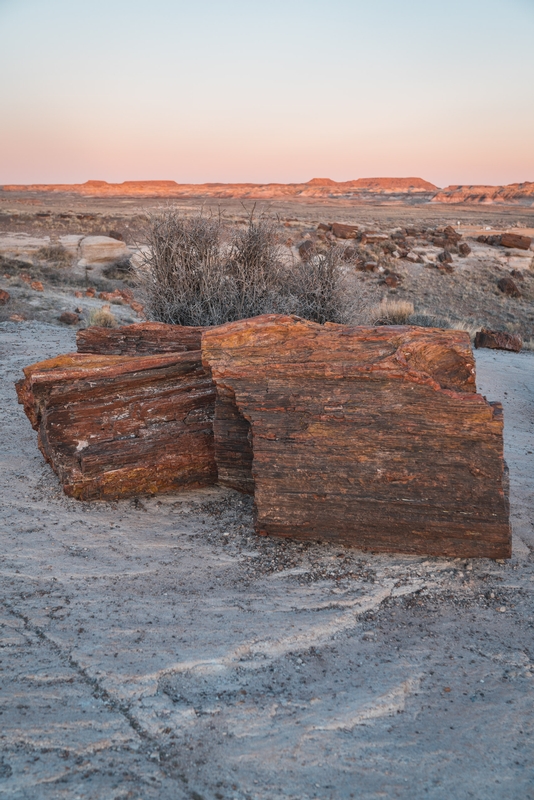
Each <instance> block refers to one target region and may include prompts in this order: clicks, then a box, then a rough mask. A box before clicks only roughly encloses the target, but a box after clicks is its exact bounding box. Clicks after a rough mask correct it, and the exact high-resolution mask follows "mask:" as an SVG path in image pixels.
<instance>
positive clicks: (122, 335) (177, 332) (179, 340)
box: [76, 322, 254, 494]
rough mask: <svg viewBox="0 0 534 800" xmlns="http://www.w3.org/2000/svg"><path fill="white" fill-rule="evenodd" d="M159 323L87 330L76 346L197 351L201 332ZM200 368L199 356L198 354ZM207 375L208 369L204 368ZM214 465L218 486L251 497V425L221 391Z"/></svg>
mask: <svg viewBox="0 0 534 800" xmlns="http://www.w3.org/2000/svg"><path fill="white" fill-rule="evenodd" d="M206 330H209V328H194V327H187V326H182V325H167V324H165V323H162V322H142V323H139V324H136V325H127V326H125V327H121V328H96V327H92V328H87V329H85V330H81V331H79V332H78V334H77V336H76V343H77V347H78V351H79V352H81V353H94V354H102V355H111V354H113V355H121V356H125V355H130V356H133V355H136V354H145V355H146V354H156V353H165V352H182V351H184V350H197V351H200V340H201V334H202V332H203V331H206ZM197 355H198V361H199V366H200V352H198V353H197ZM205 369H206V371H207V372H209V366H208V365H206V367H205ZM214 428H215V430H216V431H217V436H216V438H215V461H216V463H217V468H218V474H219V479H218V482H219V483H220V484H221V486H228V487H230V488H232V489H237V490H238V491H240V492H246V493H247V494H253V493H254V480H253V478H252V469H251V467H252V445H251V442H250V424H249V423H248V421H247V420H246V419H245V418H244V417H243V415H242V414H241V413H240V412H239V410H238V408H237V406H236V404H235V399H234V395H233V392H231V391H229V390H227V389H224V388H221V389H218V390H217V393H216V399H215V418H214Z"/></svg>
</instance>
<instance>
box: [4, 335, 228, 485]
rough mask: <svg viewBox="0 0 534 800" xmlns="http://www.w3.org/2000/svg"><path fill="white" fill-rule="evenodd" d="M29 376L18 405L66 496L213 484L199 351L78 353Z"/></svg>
mask: <svg viewBox="0 0 534 800" xmlns="http://www.w3.org/2000/svg"><path fill="white" fill-rule="evenodd" d="M24 374H25V379H24V380H22V381H20V382H19V383H18V384H17V394H18V397H19V402H21V403H23V405H24V410H25V411H26V414H27V416H28V417H29V419H30V421H31V423H32V425H33V427H34V429H35V430H36V431H37V432H38V444H39V449H40V450H41V452H42V453H43V455H44V457H45V458H46V460H47V461H48V462H49V463H50V464H51V466H52V468H53V469H54V471H55V472H56V473H57V474H58V476H59V479H60V481H61V484H62V486H63V489H64V491H65V492H66V494H68V495H71V496H73V497H77V498H79V499H83V500H87V499H94V498H116V497H128V496H132V495H136V494H140V493H154V492H165V491H171V490H173V489H180V488H183V487H195V486H206V485H209V484H212V483H214V482H215V481H216V479H217V468H216V465H215V455H214V447H213V416H214V404H215V389H214V386H213V383H212V380H211V376H210V375H209V373H208V372H207V371H206V370H205V369H203V368H202V365H201V362H200V353H199V352H198V351H197V352H184V353H167V354H161V355H152V356H135V357H124V356H94V355H84V354H77V353H74V354H70V355H65V356H59V357H58V358H54V359H51V360H49V361H43V362H41V363H39V364H34V365H32V366H30V367H27V368H26V369H25V370H24Z"/></svg>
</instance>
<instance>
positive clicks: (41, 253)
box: [37, 244, 73, 267]
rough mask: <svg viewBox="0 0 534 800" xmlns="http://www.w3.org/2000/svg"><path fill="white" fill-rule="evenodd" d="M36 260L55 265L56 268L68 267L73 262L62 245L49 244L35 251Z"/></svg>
mask: <svg viewBox="0 0 534 800" xmlns="http://www.w3.org/2000/svg"><path fill="white" fill-rule="evenodd" d="M37 258H38V259H39V260H40V261H46V262H48V263H49V264H55V266H57V267H70V265H71V264H72V261H73V258H72V256H71V254H70V253H69V252H68V251H67V250H65V248H64V247H63V245H62V244H51V245H46V246H45V247H40V248H39V250H38V251H37Z"/></svg>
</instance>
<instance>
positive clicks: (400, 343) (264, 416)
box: [202, 316, 510, 558]
mask: <svg viewBox="0 0 534 800" xmlns="http://www.w3.org/2000/svg"><path fill="white" fill-rule="evenodd" d="M202 357H203V361H204V364H205V365H206V366H209V367H211V370H212V374H213V377H214V380H215V382H216V384H217V386H218V387H219V390H221V391H222V390H223V389H224V391H226V392H228V394H229V396H230V395H231V394H233V395H234V396H235V403H236V406H237V411H238V412H239V413H240V414H241V415H242V416H243V417H244V418H245V420H246V421H247V422H248V423H249V424H250V433H251V437H252V443H253V451H254V457H253V462H252V472H253V478H254V482H255V501H256V509H257V530H258V532H260V533H262V534H273V535H278V536H291V537H296V538H300V539H329V540H332V541H336V542H343V543H345V544H351V545H356V546H358V547H364V548H368V549H371V550H376V551H388V552H391V551H398V552H408V553H422V554H427V555H436V556H438V555H439V556H462V557H474V556H484V557H490V558H503V557H508V556H510V526H509V521H508V500H507V493H506V481H505V465H504V460H503V439H502V433H503V416H502V407H501V406H500V404H498V403H488V402H487V401H486V400H485V399H484V398H483V397H481V396H480V395H478V394H476V392H475V370H474V359H473V356H472V352H471V349H470V345H469V338H468V336H467V334H465V333H463V332H459V331H442V330H429V329H422V328H408V327H382V328H351V327H347V326H338V325H324V326H321V325H316V324H314V323H310V322H305V321H303V320H299V319H298V318H295V317H279V316H265V317H260V318H257V319H255V320H245V321H242V322H235V323H231V324H228V325H225V326H221V327H219V328H214V329H210V330H207V331H205V332H204V334H203V337H202ZM219 435H220V430H219V431H218V430H217V427H216V428H215V438H216V442H217V439H218V437H219Z"/></svg>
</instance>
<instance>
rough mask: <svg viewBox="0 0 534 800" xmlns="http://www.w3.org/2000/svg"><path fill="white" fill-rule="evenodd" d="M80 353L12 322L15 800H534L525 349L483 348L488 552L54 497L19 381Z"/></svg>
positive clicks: (8, 375)
mask: <svg viewBox="0 0 534 800" xmlns="http://www.w3.org/2000/svg"><path fill="white" fill-rule="evenodd" d="M74 348H75V345H74V334H73V333H72V332H71V331H69V330H65V329H60V328H57V327H54V326H51V325H45V324H42V323H35V322H32V323H25V324H22V325H15V324H12V323H4V324H2V325H0V353H1V363H2V369H3V380H2V384H1V415H2V449H1V452H0V462H1V476H0V481H1V495H0V496H1V506H2V511H1V519H2V543H3V546H2V550H1V563H0V584H1V587H0V588H1V594H0V597H1V601H2V605H1V606H0V637H1V639H0V670H1V671H0V687H1V689H0V797H6V798H13V799H14V800H49V799H50V800H51V799H52V798H58V799H59V798H61V799H63V798H65V799H67V798H68V800H75V798H76V800H78V799H79V800H101V799H102V798H105V800H119V798H124V799H126V798H131V799H132V800H151V799H152V798H157V799H158V800H179V799H180V798H190V799H191V800H211V799H212V798H217V800H226V799H227V798H238V800H244V799H245V798H251V799H252V798H254V799H256V798H258V800H270V799H271V798H291V799H292V800H305V799H307V798H343V799H344V798H359V799H360V800H361V799H362V798H365V799H367V798H405V799H406V800H408V798H409V799H410V800H418V798H432V799H435V800H441V799H442V798H447V799H448V798H454V799H455V800H463V798H466V799H467V798H477V799H478V798H480V800H482V798H483V799H484V800H495V799H497V798H499V799H501V798H506V799H507V800H526V799H528V798H534V757H533V745H534V733H533V730H534V713H533V712H534V708H533V693H532V689H533V676H534V641H533V634H534V614H533V605H532V593H533V589H534V563H533V556H532V551H533V547H534V530H533V526H532V520H533V511H534V490H533V480H532V478H533V474H534V455H533V451H534V404H533V400H534V397H533V395H534V356H533V355H532V354H530V353H521V354H518V355H516V354H510V353H496V352H491V351H479V352H478V353H477V370H478V386H479V388H480V390H481V391H482V392H483V393H484V394H486V395H487V396H488V398H489V399H501V400H503V401H504V406H505V421H506V423H505V424H506V434H505V446H506V457H507V460H508V463H509V466H510V476H511V509H512V520H513V525H514V554H513V558H512V559H511V560H510V561H509V562H506V563H496V562H492V561H488V560H469V561H466V560H454V559H436V558H429V559H425V558H419V557H411V556H398V555H391V556H384V555H380V556H377V555H373V554H372V553H365V552H362V551H357V550H351V549H347V548H343V547H336V546H333V545H322V544H316V543H311V544H299V543H295V542H291V541H277V540H268V539H262V538H259V537H257V536H256V535H255V534H254V532H253V528H252V509H251V504H250V500H249V499H248V498H243V497H241V496H239V495H237V494H235V493H233V492H229V491H226V490H222V489H218V488H213V489H209V490H203V491H197V492H187V493H183V494H175V495H166V496H160V497H151V498H150V497H149V498H145V497H142V498H141V497H140V498H135V499H134V500H124V501H121V502H117V503H103V502H98V503H81V502H77V501H75V500H71V499H69V498H67V497H65V496H63V494H62V492H61V489H60V487H59V484H58V482H57V479H56V477H55V475H54V474H53V473H52V471H51V470H50V468H49V467H48V466H47V465H46V464H45V463H44V461H43V458H42V456H41V455H40V453H39V452H38V450H37V447H36V436H35V433H34V432H33V431H32V430H31V428H30V425H29V423H28V421H27V420H26V418H25V417H24V414H23V411H22V408H21V407H20V406H18V405H17V403H16V397H15V392H14V388H13V382H14V381H15V380H16V379H17V378H18V377H19V376H20V371H21V369H22V367H23V366H25V365H27V364H29V363H31V362H33V361H37V360H41V359H43V358H47V357H50V356H52V355H55V354H58V353H62V352H68V351H72V350H74Z"/></svg>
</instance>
